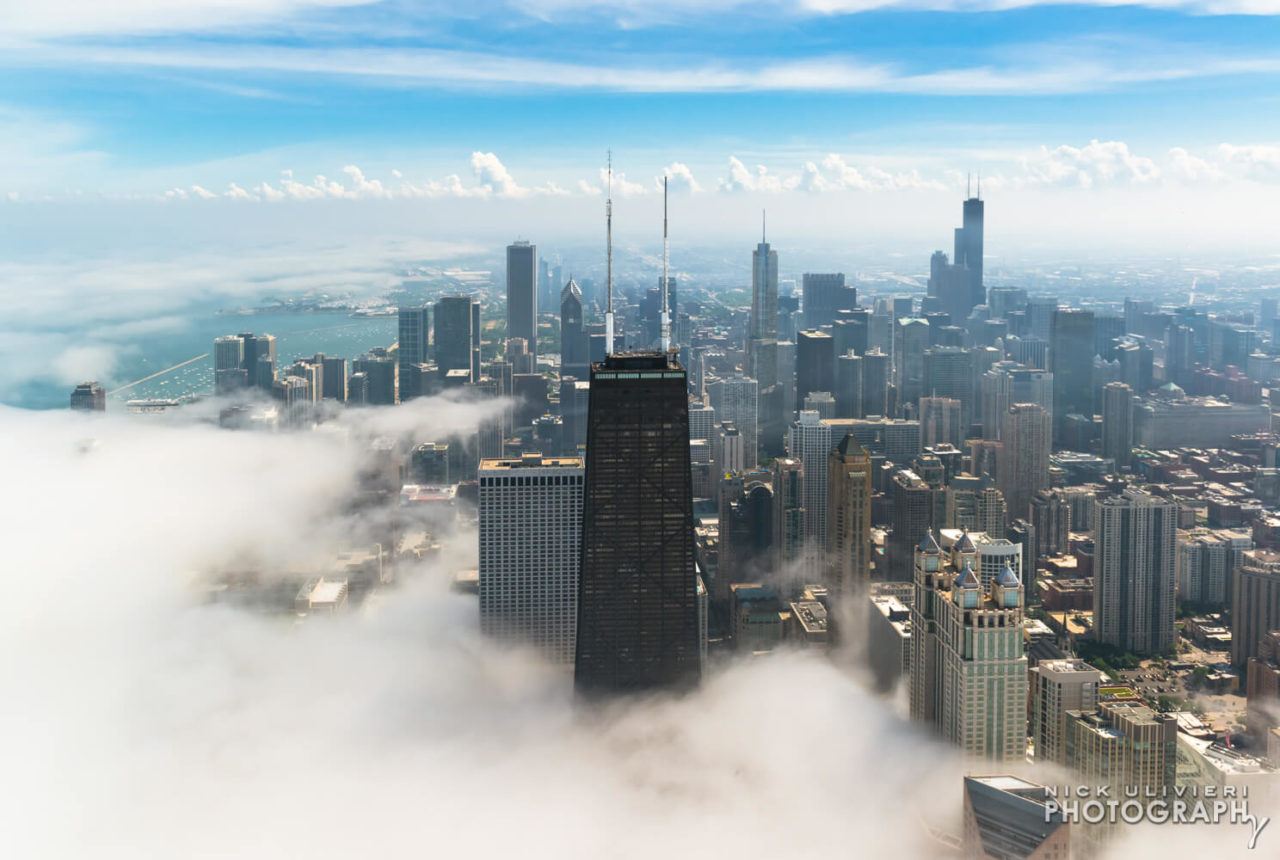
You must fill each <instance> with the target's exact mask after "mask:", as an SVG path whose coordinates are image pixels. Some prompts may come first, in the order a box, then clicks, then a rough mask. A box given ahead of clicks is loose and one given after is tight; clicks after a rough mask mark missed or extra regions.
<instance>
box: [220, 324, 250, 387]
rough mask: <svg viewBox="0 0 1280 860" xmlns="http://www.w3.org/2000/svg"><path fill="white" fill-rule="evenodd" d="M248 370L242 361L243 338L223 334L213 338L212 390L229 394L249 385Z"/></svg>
mask: <svg viewBox="0 0 1280 860" xmlns="http://www.w3.org/2000/svg"><path fill="white" fill-rule="evenodd" d="M249 382H250V380H249V370H248V368H246V367H245V363H244V338H242V337H240V336H239V335H230V334H229V335H223V336H222V337H215V338H214V339H213V391H214V393H215V394H230V393H231V392H233V391H237V390H239V389H242V388H247V387H248V386H249Z"/></svg>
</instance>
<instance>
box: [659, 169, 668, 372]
mask: <svg viewBox="0 0 1280 860" xmlns="http://www.w3.org/2000/svg"><path fill="white" fill-rule="evenodd" d="M669 257H670V249H669V243H668V241H667V177H666V176H665V175H664V176H663V177H662V316H661V317H659V318H658V338H659V345H660V346H661V347H662V351H663V353H666V352H667V351H668V350H670V349H671V311H670V308H669V306H668V304H667V293H668V292H670V283H671V281H670V280H669V279H668V278H667V261H668V259H669Z"/></svg>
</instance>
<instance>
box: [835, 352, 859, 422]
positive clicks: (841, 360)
mask: <svg viewBox="0 0 1280 860" xmlns="http://www.w3.org/2000/svg"><path fill="white" fill-rule="evenodd" d="M832 393H833V394H835V396H836V417H837V418H861V417H862V356H860V355H854V353H853V351H852V350H850V351H849V352H848V353H847V354H845V355H840V356H837V357H836V389H835V391H834V392H832Z"/></svg>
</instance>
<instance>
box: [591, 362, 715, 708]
mask: <svg viewBox="0 0 1280 860" xmlns="http://www.w3.org/2000/svg"><path fill="white" fill-rule="evenodd" d="M586 468H587V476H586V482H587V483H586V495H585V498H584V500H583V519H582V566H581V578H580V582H579V592H578V642H577V658H576V661H575V665H574V684H575V686H576V688H577V690H578V691H579V692H580V693H584V694H606V693H626V692H643V691H646V690H653V689H657V688H673V687H674V688H680V687H689V686H692V685H694V684H696V683H697V682H698V680H699V679H700V677H701V672H702V667H701V655H700V647H701V642H700V635H699V630H698V603H697V581H696V572H695V568H694V556H693V494H692V489H693V488H692V475H691V471H690V465H689V400H688V394H687V380H686V376H685V370H684V368H683V367H681V366H680V364H679V363H678V362H677V361H675V360H674V358H671V357H669V356H667V355H663V354H661V353H639V354H630V355H613V356H609V357H607V358H606V359H605V360H604V361H603V362H601V363H600V364H597V365H595V366H593V367H592V369H591V398H590V404H589V406H588V419H587V465H586Z"/></svg>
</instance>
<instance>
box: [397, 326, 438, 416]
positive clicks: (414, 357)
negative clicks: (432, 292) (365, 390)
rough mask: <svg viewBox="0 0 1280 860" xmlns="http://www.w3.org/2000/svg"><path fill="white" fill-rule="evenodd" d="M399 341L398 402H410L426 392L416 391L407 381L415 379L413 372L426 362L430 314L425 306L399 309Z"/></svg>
mask: <svg viewBox="0 0 1280 860" xmlns="http://www.w3.org/2000/svg"><path fill="white" fill-rule="evenodd" d="M399 317H400V326H399V333H400V340H399V344H400V347H399V350H398V351H397V352H396V361H397V363H398V364H399V365H400V369H399V375H400V400H401V402H403V401H405V400H410V399H412V398H414V397H418V396H419V395H422V394H425V393H426V392H423V391H418V390H416V389H415V388H414V387H413V386H412V385H410V383H409V380H411V379H414V378H416V374H415V373H414V370H415V369H416V368H417V366H418V365H420V364H422V363H423V362H425V361H426V360H427V331H428V328H427V321H428V319H429V317H430V314H429V313H428V311H427V308H426V306H420V307H402V308H400V314H399Z"/></svg>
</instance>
